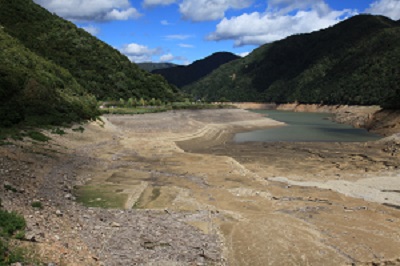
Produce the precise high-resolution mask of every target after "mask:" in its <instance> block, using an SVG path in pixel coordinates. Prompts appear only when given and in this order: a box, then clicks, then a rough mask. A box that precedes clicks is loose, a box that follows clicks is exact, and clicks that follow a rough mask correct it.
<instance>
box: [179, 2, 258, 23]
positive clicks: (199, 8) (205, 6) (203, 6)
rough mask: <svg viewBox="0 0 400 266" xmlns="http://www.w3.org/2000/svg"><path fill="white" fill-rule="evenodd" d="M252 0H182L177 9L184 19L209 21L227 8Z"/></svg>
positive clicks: (242, 6) (248, 4)
mask: <svg viewBox="0 0 400 266" xmlns="http://www.w3.org/2000/svg"><path fill="white" fill-rule="evenodd" d="M252 2H253V0H183V2H182V3H180V4H179V11H180V12H181V14H182V16H183V18H184V19H186V20H191V21H210V20H217V19H221V18H223V17H224V16H225V11H226V10H228V9H242V8H246V7H248V6H250V5H251V3H252Z"/></svg>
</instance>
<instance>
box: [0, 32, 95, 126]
mask: <svg viewBox="0 0 400 266" xmlns="http://www.w3.org/2000/svg"><path fill="white" fill-rule="evenodd" d="M0 51H1V52H0V62H1V64H0V99H1V101H2V103H1V105H0V126H6V127H7V126H11V125H13V124H18V123H20V122H23V121H28V122H29V123H31V124H33V125H37V124H49V125H55V124H60V123H68V122H72V121H78V120H82V119H90V118H93V117H95V116H96V115H97V106H96V104H97V101H96V99H95V97H94V96H91V95H89V94H88V93H87V92H86V90H85V89H84V88H83V87H82V86H81V85H80V84H79V83H78V82H77V81H76V80H75V78H74V77H73V76H72V75H71V74H70V72H69V71H68V70H66V69H64V68H62V67H60V66H58V65H56V64H54V63H52V62H50V61H48V60H46V59H44V58H42V57H40V56H38V55H36V54H35V53H33V52H31V51H30V50H29V49H27V48H25V47H24V46H23V45H22V44H21V43H20V42H19V41H18V40H16V39H15V38H12V37H11V36H9V35H8V34H7V33H6V32H5V31H4V29H1V28H0Z"/></svg>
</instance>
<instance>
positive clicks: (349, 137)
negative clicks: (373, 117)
mask: <svg viewBox="0 0 400 266" xmlns="http://www.w3.org/2000/svg"><path fill="white" fill-rule="evenodd" d="M254 112H257V113H262V114H265V115H266V116H268V117H270V118H272V119H274V120H278V121H281V122H285V123H286V124H287V125H286V126H282V127H277V128H270V129H263V130H255V131H250V132H244V133H238V134H236V135H235V137H234V141H235V142H246V141H262V142H270V141H291V142H294V141H313V142H321V141H322V142H330V141H335V142H363V141H371V140H377V139H379V138H380V136H379V135H376V134H372V133H369V132H368V131H367V130H365V129H360V128H353V127H351V126H349V125H344V124H338V123H335V122H333V121H331V120H330V119H329V118H330V117H332V115H331V114H325V113H324V114H322V113H296V112H288V111H272V110H257V111H254Z"/></svg>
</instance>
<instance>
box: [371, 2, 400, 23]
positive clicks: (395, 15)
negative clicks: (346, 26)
mask: <svg viewBox="0 0 400 266" xmlns="http://www.w3.org/2000/svg"><path fill="white" fill-rule="evenodd" d="M365 12H366V13H371V14H375V15H384V16H387V17H389V18H391V19H394V20H398V19H400V0H379V1H376V2H374V3H372V4H371V5H370V7H369V8H368V9H366V10H365Z"/></svg>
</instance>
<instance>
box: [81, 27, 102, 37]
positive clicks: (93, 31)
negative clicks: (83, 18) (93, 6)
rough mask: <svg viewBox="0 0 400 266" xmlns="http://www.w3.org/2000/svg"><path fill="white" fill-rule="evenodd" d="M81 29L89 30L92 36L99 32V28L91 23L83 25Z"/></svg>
mask: <svg viewBox="0 0 400 266" xmlns="http://www.w3.org/2000/svg"><path fill="white" fill-rule="evenodd" d="M82 29H84V30H85V31H87V32H89V33H90V34H92V35H93V36H96V35H98V34H99V33H100V28H98V27H95V26H93V25H88V26H83V27H82Z"/></svg>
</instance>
